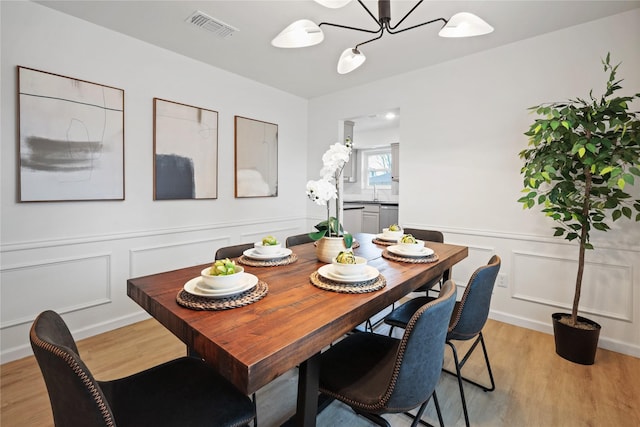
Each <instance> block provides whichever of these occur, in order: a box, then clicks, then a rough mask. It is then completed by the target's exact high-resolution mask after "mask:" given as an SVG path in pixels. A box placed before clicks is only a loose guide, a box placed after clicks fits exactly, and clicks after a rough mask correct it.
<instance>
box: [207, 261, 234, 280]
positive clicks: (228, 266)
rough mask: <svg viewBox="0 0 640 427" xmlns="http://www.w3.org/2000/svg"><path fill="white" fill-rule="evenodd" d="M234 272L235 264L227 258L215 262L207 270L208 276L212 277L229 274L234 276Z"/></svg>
mask: <svg viewBox="0 0 640 427" xmlns="http://www.w3.org/2000/svg"><path fill="white" fill-rule="evenodd" d="M235 272H236V263H235V262H234V261H231V260H230V259H229V258H225V259H218V260H216V261H215V262H214V263H213V265H212V266H211V268H210V269H209V274H211V275H212V276H228V275H230V274H235Z"/></svg>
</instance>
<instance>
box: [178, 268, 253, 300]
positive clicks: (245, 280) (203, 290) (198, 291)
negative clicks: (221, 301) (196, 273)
mask: <svg viewBox="0 0 640 427" xmlns="http://www.w3.org/2000/svg"><path fill="white" fill-rule="evenodd" d="M241 274H242V276H241V277H240V279H239V282H238V284H237V285H234V286H233V287H232V288H228V289H210V288H207V287H205V286H203V283H202V278H201V277H195V278H193V279H191V280H189V281H188V282H187V283H185V285H184V290H185V291H187V292H188V293H190V294H192V295H197V296H199V297H205V298H227V297H230V296H233V295H237V294H239V293H242V292H245V291H248V290H249V289H252V288H253V287H255V286H256V285H257V284H258V278H257V277H256V276H254V275H253V274H250V273H241Z"/></svg>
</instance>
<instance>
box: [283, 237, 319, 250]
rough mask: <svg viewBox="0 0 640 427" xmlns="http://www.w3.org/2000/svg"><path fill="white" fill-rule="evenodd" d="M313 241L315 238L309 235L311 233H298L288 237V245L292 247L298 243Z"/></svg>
mask: <svg viewBox="0 0 640 427" xmlns="http://www.w3.org/2000/svg"><path fill="white" fill-rule="evenodd" d="M311 242H313V239H312V238H311V237H309V233H304V234H296V235H295V236H289V237H287V243H286V245H287V247H288V248H289V247H291V246H296V245H303V244H305V243H311Z"/></svg>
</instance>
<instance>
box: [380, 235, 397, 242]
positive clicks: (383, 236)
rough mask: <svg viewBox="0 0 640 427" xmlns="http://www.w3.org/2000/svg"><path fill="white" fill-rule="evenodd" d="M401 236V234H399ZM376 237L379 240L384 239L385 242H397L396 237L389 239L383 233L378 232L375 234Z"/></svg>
mask: <svg viewBox="0 0 640 427" xmlns="http://www.w3.org/2000/svg"><path fill="white" fill-rule="evenodd" d="M400 237H402V236H400ZM376 238H377V239H379V240H384V241H385V242H397V241H398V239H391V238H389V237H385V235H384V234H382V233H380V234H376Z"/></svg>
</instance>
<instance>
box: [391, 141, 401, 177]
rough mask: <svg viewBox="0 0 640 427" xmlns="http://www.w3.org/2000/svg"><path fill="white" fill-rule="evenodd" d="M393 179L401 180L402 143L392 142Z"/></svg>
mask: <svg viewBox="0 0 640 427" xmlns="http://www.w3.org/2000/svg"><path fill="white" fill-rule="evenodd" d="M391 181H395V182H398V181H400V143H398V142H394V143H393V144H391Z"/></svg>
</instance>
